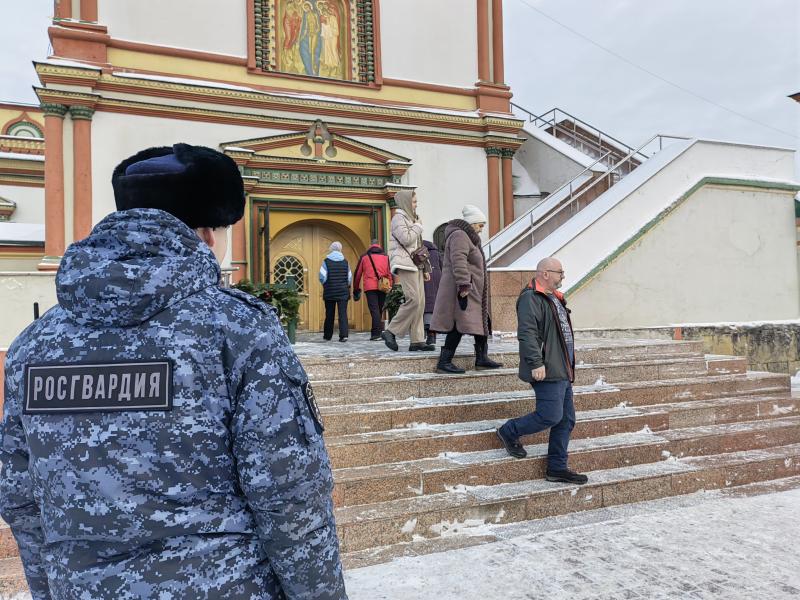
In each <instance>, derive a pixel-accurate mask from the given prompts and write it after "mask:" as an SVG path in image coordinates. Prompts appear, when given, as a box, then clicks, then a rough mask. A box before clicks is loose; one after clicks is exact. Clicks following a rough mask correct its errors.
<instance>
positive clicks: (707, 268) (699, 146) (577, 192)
mask: <svg viewBox="0 0 800 600" xmlns="http://www.w3.org/2000/svg"><path fill="white" fill-rule="evenodd" d="M515 110H516V111H517V113H518V116H527V121H528V122H527V125H526V127H525V134H526V137H528V138H529V140H530V141H531V143H539V144H542V143H546V144H547V145H548V147H549V148H550V149H553V150H556V151H560V152H561V153H562V154H564V155H566V153H567V150H565V149H564V147H565V146H566V147H568V148H569V152H570V153H571V154H570V158H572V160H573V161H575V162H576V163H578V164H580V165H583V169H582V170H581V171H580V172H578V173H577V175H574V176H573V177H571V178H569V179H567V180H566V181H565V182H564V183H562V184H561V185H560V186H559V187H558V188H557V189H555V190H554V191H553V192H552V193H550V194H549V195H547V196H546V197H545V198H544V199H543V200H542V201H541V202H540V203H538V204H536V205H535V206H533V207H532V208H530V209H529V210H527V211H526V212H524V213H523V214H522V215H520V216H519V217H518V218H516V219H515V220H514V221H513V222H512V223H511V224H510V225H509V226H508V227H506V228H505V229H503V230H501V231H500V232H498V233H497V234H496V235H495V236H493V237H492V238H491V239H489V241H488V242H487V243H486V244H485V245H484V252H485V254H486V257H487V263H488V266H489V267H490V270H492V271H495V272H497V271H506V270H507V271H526V272H529V271H532V270H533V269H535V266H536V264H537V263H538V261H539V260H540V259H541V258H544V257H546V256H553V255H556V256H558V257H559V258H560V259H561V261H562V262H563V263H564V264H565V270H566V277H565V281H564V287H563V290H564V291H566V292H568V293H571V294H575V293H576V292H578V291H581V293H582V294H583V293H584V292H587V293H588V291H589V290H588V288H587V286H589V287H591V284H592V282H593V280H594V279H595V278H596V277H597V276H598V275H599V274H602V273H604V272H605V271H607V270H608V269H609V268H610V267H611V266H612V265H613V264H614V263H615V261H618V259H619V258H620V257H621V256H623V255H625V256H626V260H627V263H626V265H627V266H626V269H627V270H626V271H625V272H619V273H616V274H615V276H614V277H612V279H615V281H616V283H615V282H612V281H606V282H605V283H604V285H603V293H605V294H611V295H616V296H617V297H618V298H619V297H620V294H622V293H623V292H624V290H622V291H620V290H619V289H617V288H618V287H624V286H625V285H627V284H626V283H624V282H623V281H622V280H623V279H624V278H625V276H626V274H627V273H631V274H633V273H640V274H641V273H644V274H645V275H646V274H647V273H652V272H655V271H660V272H661V273H662V274H663V276H664V277H668V276H670V273H671V272H672V271H673V269H672V264H673V263H674V262H675V261H670V259H669V255H670V254H671V253H673V251H674V252H675V258H676V260H677V257H678V256H680V261H678V262H684V263H685V264H684V265H683V269H684V272H686V270H687V269H688V272H689V280H691V281H692V282H695V281H696V282H697V283H698V284H699V285H700V286H701V288H705V287H709V286H711V287H714V286H715V285H717V284H718V285H720V286H724V285H726V284H727V283H729V282H730V280H731V278H736V277H748V278H749V277H758V275H757V273H758V272H759V270H762V273H764V274H767V273H768V274H769V280H770V281H771V282H772V283H773V284H777V283H778V282H780V284H781V286H782V288H781V290H780V293H778V292H775V293H772V292H770V293H768V294H767V295H768V296H769V297H770V300H767V301H766V302H764V303H763V304H762V305H761V306H760V307H756V306H754V305H753V306H752V307H751V308H752V310H745V309H743V308H742V307H741V306H739V307H738V309H734V310H733V311H732V312H731V313H730V314H727V315H723V314H722V313H723V312H725V311H724V310H722V311H719V312H715V311H712V310H707V309H706V308H707V307H706V308H704V309H703V310H701V311H699V312H696V313H695V314H692V313H693V311H692V310H691V306H688V305H687V306H686V310H685V311H683V312H682V313H680V314H678V315H674V314H673V315H670V318H678V320H677V321H674V320H673V321H670V322H671V323H674V322H692V321H693V320H694V321H695V322H697V319H698V318H699V319H700V320H701V321H703V322H707V321H722V320H741V319H745V320H756V319H772V318H780V319H786V318H789V319H792V318H796V317H797V316H798V314H800V306H799V304H800V301H799V300H798V296H799V295H800V286H798V265H797V252H796V242H797V238H796V233H795V231H794V209H793V203H792V197H793V195H794V193H795V192H796V191H797V189H800V188H799V187H798V185H797V184H796V183H795V182H794V157H793V151H792V150H788V149H783V148H770V147H764V146H756V145H751V144H740V143H730V142H720V141H714V140H701V139H689V138H685V137H680V136H667V135H656V136H653V137H652V138H650V139H649V140H647V141H646V142H645V143H643V144H640V145H639V146H636V147H633V146H629V145H627V144H625V143H624V142H621V141H619V140H617V139H615V138H613V137H612V136H610V135H608V134H606V133H604V132H602V131H600V130H599V129H596V128H594V127H592V126H591V125H589V124H587V123H585V122H583V121H581V120H579V119H577V118H576V117H573V116H572V115H569V114H568V113H566V112H564V111H561V110H560V109H553V110H551V111H549V112H548V113H545V114H544V115H540V116H536V115H533V114H532V113H529V112H528V111H525V110H524V109H521V108H520V107H518V106H515ZM526 143H527V142H526ZM524 148H525V145H523V149H524ZM539 151H540V152H541V153H544V151H542V150H541V146H539ZM579 159H580V160H579ZM539 168H540V171H541V172H544V170H545V169H546V166H545V167H542V166H540V167H539ZM711 188H714V189H722V190H724V192H725V193H724V194H723V195H724V196H725V198H727V200H725V199H723V198H716V197H711V196H710V195H709V194H710V192H709V189H711ZM712 205H713V206H714V208H713V210H712V208H711V207H712ZM687 211H688V213H693V215H694V216H692V215H690V214H683V213H687ZM714 211H716V212H714ZM679 213H680V216H679V217H674V215H677V214H679ZM784 213H785V214H784ZM670 219H673V221H675V220H676V219H677V220H680V219H683V221H684V225H683V227H682V228H680V230H679V231H672V240H673V241H674V246H673V247H670V246H669V244H666V243H665V242H664V241H663V240H660V241H658V242H656V241H653V240H655V239H656V238H657V236H650V237H648V234H649V233H650V232H651V230H653V229H654V227H656V226H660V225H662V224H664V223H667V222H669V221H670ZM670 225H671V226H673V229H675V227H674V222H673V223H670ZM721 228H725V231H722V230H721ZM630 253H635V254H636V258H635V259H632V258H631V257H630V256H628V255H629V254H630ZM693 255H696V256H698V257H699V256H703V257H704V261H705V263H704V264H703V265H699V264H698V265H693V262H694V261H693V260H692V258H691V257H692V256H693ZM717 258H719V259H721V260H720V261H719V264H718V266H720V267H721V266H722V265H725V269H724V270H723V271H720V269H715V263H717V262H718V261H717V260H716V259H717ZM740 266H741V268H740ZM672 276H674V274H673V275H672ZM607 279H608V277H607ZM615 286H616V287H615ZM656 288H659V285H658V284H657V283H656V284H654V286H652V287H651V290H650V292H651V293H652V294H654V295H656V294H658V293H660V292H661V291H662V290H660V289H658V290H657V289H656ZM765 291H766V290H765ZM589 295H590V296H591V294H589ZM633 295H634V296H636V297H637V298H636V301H637V302H639V303H645V304H647V303H650V302H651V299H650V298H649V296H648V294H647V293H646V291H643V290H638V291H637V292H636V293H635V294H633ZM721 297H722V295H720V298H721ZM773 299H774V301H773ZM595 300H596V299H593V301H592V302H591V303H589V302H588V301H587V304H591V305H592V306H593V308H594V307H595V306H596V302H595ZM633 301H634V300H633V299H632V300H631V302H633ZM665 301H669V298H665ZM606 302H607V303H608V301H606ZM685 304H686V303H684V305H685ZM653 306H654V307H655V304H653ZM739 309H741V310H739ZM757 310H761V312H760V313H759V314H758V315H753V311H757ZM593 312H594V313H596V314H597V316H596V318H595V320H592V321H584V322H582V323H580V325H581V326H584V327H612V326H614V327H634V326H637V327H638V326H648V325H663V324H669V323H661V322H659V318H660V317H659V316H658V315H657V314H655V313H650V314H647V311H644V312H642V311H639V312H638V313H637V316H636V317H635V319H636V320H635V321H634V322H631V321H630V320H629V319H628V320H626V318H625V317H617V316H616V315H615V314H614V309H613V307H609V308H608V309H605V310H599V311H597V310H593ZM701 313H702V314H703V316H702V317H699V315H700V314H701ZM747 315H750V317H748V316H747ZM663 316H664V317H665V318H666V314H665V315H663ZM681 316H683V318H680V317H681Z"/></svg>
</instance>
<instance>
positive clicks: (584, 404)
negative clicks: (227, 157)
mask: <svg viewBox="0 0 800 600" xmlns="http://www.w3.org/2000/svg"><path fill="white" fill-rule="evenodd" d="M766 377H767V380H766V381H764V383H765V385H763V386H759V385H758V383H759V382H758V381H755V382H750V381H748V380H747V377H746V376H744V377H741V379H742V380H743V381H747V383H748V385H747V387H746V388H743V390H742V391H743V392H744V393H748V392H752V391H754V390H758V389H759V387H761V388H762V389H761V390H759V391H760V392H761V393H769V392H780V391H781V390H782V389H784V387H785V386H782V385H780V384H781V382H782V381H783V379H785V378H784V377H783V376H781V375H778V376H777V377H772V376H770V375H767V376H766ZM770 380H772V381H770ZM681 381H682V382H686V381H687V380H681ZM697 381H699V382H703V383H707V382H709V381H710V382H711V384H712V387H713V386H714V385H716V386H720V387H723V386H722V384H723V383H728V380H720V379H719V378H716V379H712V380H709V379H707V378H704V379H698V380H697ZM752 383H755V385H753V384H752ZM770 383H771V384H772V385H771V386H770V385H768V384H770ZM675 384H676V381H675V380H667V381H665V382H662V387H661V391H662V392H663V393H662V394H661V395H660V396H659V397H658V398H657V399H654V398H653V394H652V393H648V394H643V396H642V397H643V398H646V401H641V400H640V398H639V397H633V398H631V396H632V395H633V394H634V392H635V390H636V387H635V384H626V385H620V386H575V387H574V388H573V391H574V394H575V405H576V406H577V407H578V408H579V409H582V408H587V409H595V410H596V409H604V408H612V407H615V406H618V405H620V404H624V405H625V406H637V405H644V404H654V403H659V402H671V401H674V400H676V399H677V400H684V399H686V400H692V399H694V398H695V397H698V398H699V397H701V396H700V395H699V392H696V391H693V390H692V389H691V386H689V384H688V383H687V384H686V385H684V386H681V385H678V386H677V387H676V385H675ZM687 387H688V388H689V389H687ZM694 387H697V384H695V386H694ZM706 387H709V386H706ZM645 391H646V392H652V387H648V388H646V390H645ZM724 393H731V392H730V390H725V391H721V392H720V393H719V395H720V396H721V395H723V394H724ZM689 394H691V395H689ZM623 398H624V399H623ZM321 404H322V407H321V411H322V415H323V418H324V421H325V435H326V438H330V437H332V436H338V435H347V434H356V433H367V432H372V431H383V430H387V429H400V428H406V427H410V426H412V425H414V424H416V423H428V424H441V423H455V422H466V421H481V420H487V419H509V418H511V417H516V416H520V415H522V414H525V413H527V412H530V411H531V410H533V407H534V406H535V401H534V395H533V391H532V390H530V389H527V390H523V391H519V392H499V393H494V394H470V395H465V396H443V397H442V396H439V397H433V398H408V399H406V400H393V401H386V402H378V403H368V404H341V405H333V406H331V405H327V404H325V403H324V402H321Z"/></svg>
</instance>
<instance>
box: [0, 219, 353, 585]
mask: <svg viewBox="0 0 800 600" xmlns="http://www.w3.org/2000/svg"><path fill="white" fill-rule="evenodd" d="M219 277H220V270H219V266H218V265H217V262H216V260H215V259H214V256H213V254H212V252H211V250H210V249H209V248H208V246H206V245H205V244H204V243H202V242H201V241H200V240H199V238H198V237H197V235H196V234H195V233H194V232H193V231H192V230H191V229H189V228H188V227H186V226H185V225H184V224H183V223H182V222H180V221H178V220H177V219H175V218H174V217H172V216H171V215H169V214H167V213H165V212H162V211H158V210H150V209H147V210H144V209H142V210H140V209H135V210H129V211H124V212H117V213H114V214H112V215H110V216H109V217H107V218H106V219H104V220H103V221H102V222H101V223H99V224H98V225H97V226H96V227H95V228H94V230H93V231H92V233H91V235H90V236H89V237H88V238H87V239H85V240H83V241H81V242H78V243H76V244H73V245H72V246H70V247H69V249H68V250H67V252H66V254H65V256H64V258H63V261H62V263H61V267H60V269H59V271H58V274H57V278H56V287H57V292H58V301H59V305H58V306H56V307H54V308H53V309H51V310H49V311H48V312H47V313H45V314H44V315H43V316H42V317H41V318H40V319H38V320H37V321H35V322H34V323H33V324H31V325H30V326H29V327H28V328H27V329H26V330H25V331H24V332H23V333H22V334H21V335H20V336H19V337H18V338H17V339H16V340H15V341H14V343H13V344H12V346H11V347H10V349H9V351H8V355H7V359H6V367H5V368H6V371H5V374H6V375H5V406H4V411H3V412H4V415H3V422H2V430H1V433H2V445H1V446H0V459H2V463H3V464H2V473H1V474H0V515H2V518H3V519H4V520H5V521H7V522H8V524H9V525H10V526H11V530H12V532H13V534H14V537H15V538H16V540H17V543H18V545H19V550H20V556H21V558H22V562H23V565H24V567H25V574H26V576H27V579H28V584H29V586H30V589H31V592H32V595H33V598H34V600H42V599H50V598H53V599H69V600H76V599H92V600H94V599H114V600H126V599H137V600H138V599H148V600H149V599H153V600H156V599H158V600H166V599H172V600H178V599H197V598H213V599H215V600H217V599H223V598H224V599H231V600H233V599H235V600H244V599H247V600H256V599H258V600H262V599H263V600H266V599H268V598H269V599H274V598H287V599H294V598H298V599H299V598H303V599H305V598H309V599H311V598H315V599H316V598H326V599H328V598H330V599H345V598H346V594H345V590H344V583H343V578H342V569H341V563H340V560H339V546H338V541H337V537H336V526H335V523H334V518H333V502H332V497H331V492H332V488H333V480H332V474H331V468H330V463H329V460H328V455H327V452H326V449H325V446H324V443H323V440H322V436H321V424H320V423H319V421H318V420H317V416H318V415H317V413H316V412H315V409H316V406H315V405H314V403H313V399H312V400H311V401H309V400H308V398H307V397H308V396H309V395H312V394H310V393H309V392H310V387H309V386H307V381H308V380H307V377H306V375H305V372H304V370H303V368H302V366H301V365H300V363H299V361H298V360H297V357H296V356H295V354H294V352H293V350H292V348H291V346H290V345H289V343H288V340H287V339H286V336H285V335H284V333H283V330H282V328H281V326H280V324H279V322H278V319H277V317H276V316H275V314H274V312H273V310H272V309H271V308H270V307H268V306H267V305H266V304H263V303H262V302H261V301H259V300H256V299H254V298H252V297H250V296H248V295H246V294H243V293H240V292H237V291H233V290H228V289H224V288H220V287H219V285H218V281H219Z"/></svg>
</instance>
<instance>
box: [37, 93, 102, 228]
mask: <svg viewBox="0 0 800 600" xmlns="http://www.w3.org/2000/svg"><path fill="white" fill-rule="evenodd" d="M69 114H70V115H71V116H72V127H73V130H72V156H73V163H74V164H73V190H74V203H73V220H72V223H73V225H72V234H73V238H74V240H75V241H76V242H77V241H78V240H82V239H83V238H85V237H86V236H88V235H89V232H90V231H91V230H92V115H94V109H92V108H89V107H86V106H73V107H71V108H70V109H69ZM45 147H46V146H45Z"/></svg>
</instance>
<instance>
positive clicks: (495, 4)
mask: <svg viewBox="0 0 800 600" xmlns="http://www.w3.org/2000/svg"><path fill="white" fill-rule="evenodd" d="M492 69H493V72H492V81H494V82H495V83H504V81H503V80H504V79H505V68H504V66H503V0H492Z"/></svg>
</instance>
